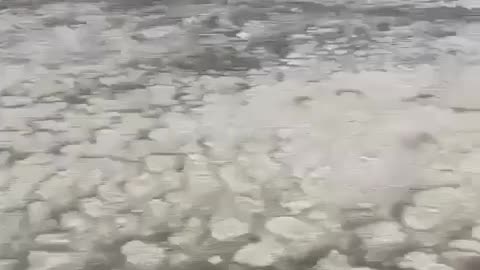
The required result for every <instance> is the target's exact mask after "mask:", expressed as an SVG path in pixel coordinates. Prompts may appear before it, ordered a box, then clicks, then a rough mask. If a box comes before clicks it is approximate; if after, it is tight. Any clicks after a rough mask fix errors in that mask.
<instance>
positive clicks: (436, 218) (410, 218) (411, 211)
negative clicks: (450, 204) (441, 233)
mask: <svg viewBox="0 0 480 270" xmlns="http://www.w3.org/2000/svg"><path fill="white" fill-rule="evenodd" d="M441 215H442V214H441V212H440V211H439V210H438V209H435V208H428V207H415V206H407V207H405V209H404V210H403V215H402V219H403V223H404V224H405V225H406V226H408V227H410V228H412V229H414V230H429V229H432V228H434V227H435V226H437V225H439V224H441V222H442V216H441Z"/></svg>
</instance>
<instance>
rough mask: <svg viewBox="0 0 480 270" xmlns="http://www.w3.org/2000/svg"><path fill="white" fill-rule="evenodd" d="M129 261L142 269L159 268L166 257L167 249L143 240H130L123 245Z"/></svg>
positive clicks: (123, 250)
mask: <svg viewBox="0 0 480 270" xmlns="http://www.w3.org/2000/svg"><path fill="white" fill-rule="evenodd" d="M122 254H123V255H125V257H126V260H127V263H128V264H130V265H132V266H134V267H136V268H138V269H142V270H149V269H157V267H159V266H160V265H161V264H163V263H164V261H165V259H166V254H165V250H164V249H162V248H160V247H158V246H156V245H154V244H146V243H144V242H141V241H136V240H135V241H130V242H128V243H126V244H125V245H123V246H122Z"/></svg>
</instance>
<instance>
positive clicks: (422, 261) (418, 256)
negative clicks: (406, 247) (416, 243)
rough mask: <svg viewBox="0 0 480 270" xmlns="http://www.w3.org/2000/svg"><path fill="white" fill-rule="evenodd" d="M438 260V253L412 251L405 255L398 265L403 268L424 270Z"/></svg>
mask: <svg viewBox="0 0 480 270" xmlns="http://www.w3.org/2000/svg"><path fill="white" fill-rule="evenodd" d="M437 260H438V256H437V255H436V254H428V253H424V252H419V251H412V252H409V253H407V254H405V255H404V256H403V258H402V259H401V260H400V262H399V263H398V266H399V267H400V268H402V269H404V268H405V269H414V270H423V269H429V267H430V266H432V265H435V264H436V263H437Z"/></svg>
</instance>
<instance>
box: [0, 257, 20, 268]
mask: <svg viewBox="0 0 480 270" xmlns="http://www.w3.org/2000/svg"><path fill="white" fill-rule="evenodd" d="M18 263H19V262H18V260H14V259H0V270H15V269H18V267H17V265H18Z"/></svg>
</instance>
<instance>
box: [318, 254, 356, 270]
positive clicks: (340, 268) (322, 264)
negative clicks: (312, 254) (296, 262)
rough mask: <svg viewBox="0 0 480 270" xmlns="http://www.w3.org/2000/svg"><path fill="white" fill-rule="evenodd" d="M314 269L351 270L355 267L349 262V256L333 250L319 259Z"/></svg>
mask: <svg viewBox="0 0 480 270" xmlns="http://www.w3.org/2000/svg"><path fill="white" fill-rule="evenodd" d="M312 269H313V270H351V269H354V268H352V267H351V266H350V265H349V264H348V258H347V256H345V255H343V254H340V253H339V252H338V251H337V250H332V251H330V253H328V256H327V257H325V258H322V259H320V260H318V262H317V264H316V265H315V266H314V267H313V268H312Z"/></svg>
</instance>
